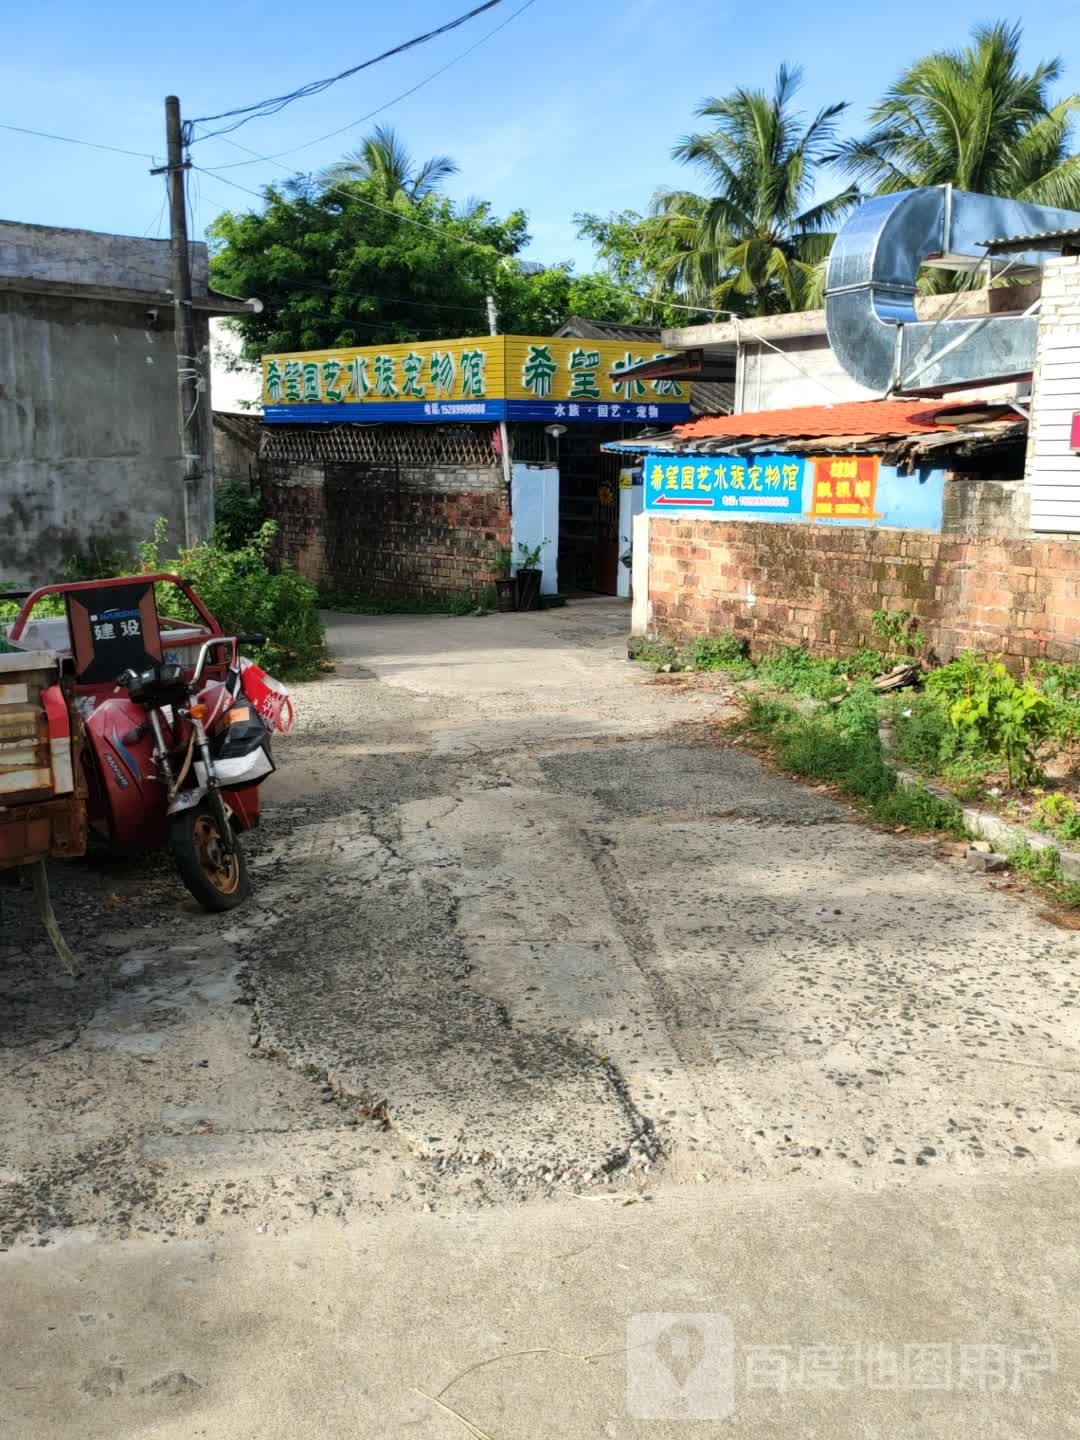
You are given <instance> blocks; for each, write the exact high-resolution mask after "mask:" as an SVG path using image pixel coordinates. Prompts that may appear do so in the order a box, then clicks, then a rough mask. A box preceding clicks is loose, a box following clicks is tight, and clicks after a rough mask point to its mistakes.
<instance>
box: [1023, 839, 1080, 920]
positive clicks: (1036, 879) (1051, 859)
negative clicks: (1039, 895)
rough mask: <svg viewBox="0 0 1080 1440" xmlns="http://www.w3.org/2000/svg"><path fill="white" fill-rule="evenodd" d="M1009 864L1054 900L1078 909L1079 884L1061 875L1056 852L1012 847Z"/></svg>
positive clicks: (1029, 846)
mask: <svg viewBox="0 0 1080 1440" xmlns="http://www.w3.org/2000/svg"><path fill="white" fill-rule="evenodd" d="M1009 863H1010V864H1011V865H1012V867H1013V869H1014V870H1015V871H1016V872H1017V873H1018V874H1020V875H1023V876H1025V877H1026V878H1027V879H1028V880H1030V881H1032V882H1033V883H1034V884H1035V885H1038V887H1039V888H1040V889H1041V890H1045V891H1046V892H1047V893H1048V894H1049V895H1051V896H1052V897H1053V898H1054V899H1055V900H1059V901H1061V903H1062V904H1063V905H1068V906H1070V907H1071V908H1073V909H1080V883H1077V881H1075V880H1066V879H1065V877H1064V876H1063V875H1062V873H1061V856H1060V854H1059V853H1058V851H1057V850H1054V849H1053V848H1050V847H1048V848H1047V849H1045V850H1040V849H1036V847H1035V846H1033V845H1023V844H1021V845H1014V846H1013V848H1012V849H1011V850H1010V851H1009Z"/></svg>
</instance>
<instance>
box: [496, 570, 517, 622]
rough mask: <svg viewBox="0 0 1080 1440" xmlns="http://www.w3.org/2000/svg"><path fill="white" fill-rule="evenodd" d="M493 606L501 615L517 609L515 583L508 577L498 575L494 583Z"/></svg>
mask: <svg viewBox="0 0 1080 1440" xmlns="http://www.w3.org/2000/svg"><path fill="white" fill-rule="evenodd" d="M495 605H496V608H497V609H498V611H499V613H500V614H501V615H505V614H507V613H508V612H509V611H511V610H516V609H517V581H516V580H515V579H513V577H512V576H509V575H500V576H499V577H498V579H497V580H496V581H495Z"/></svg>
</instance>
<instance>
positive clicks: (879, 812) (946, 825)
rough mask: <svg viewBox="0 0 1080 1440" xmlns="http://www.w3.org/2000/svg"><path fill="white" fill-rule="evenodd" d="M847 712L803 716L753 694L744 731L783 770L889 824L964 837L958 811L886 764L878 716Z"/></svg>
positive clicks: (858, 710) (866, 710) (869, 712)
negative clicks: (827, 787) (822, 785)
mask: <svg viewBox="0 0 1080 1440" xmlns="http://www.w3.org/2000/svg"><path fill="white" fill-rule="evenodd" d="M856 693H859V692H858V689H857V691H856ZM841 709H842V707H837V712H834V713H831V714H812V715H802V714H799V713H798V712H797V711H795V710H793V709H792V708H791V706H789V705H785V704H783V703H782V702H781V701H778V700H775V699H768V698H766V697H764V696H760V695H753V696H751V697H750V699H749V702H748V704H747V707H746V713H745V715H744V717H743V721H742V728H743V729H744V730H748V731H750V732H751V733H752V734H755V735H757V736H758V737H759V738H760V739H761V740H763V741H764V742H765V744H766V745H767V746H768V747H769V749H770V750H771V751H772V753H773V755H774V757H775V759H776V760H777V762H778V764H780V765H781V766H782V767H783V769H785V770H788V771H790V772H791V773H792V774H795V775H801V776H804V777H806V778H807V779H811V780H821V781H825V782H827V783H829V784H831V785H836V786H837V787H838V788H839V789H840V790H842V791H843V792H844V793H845V794H846V795H848V796H850V798H851V799H852V800H854V801H856V802H857V803H858V804H860V805H861V806H862V808H863V809H864V810H865V811H866V813H867V814H868V815H869V816H870V817H871V818H872V819H874V820H877V821H879V822H880V823H881V824H883V825H890V826H892V827H893V828H899V827H901V826H903V827H904V828H906V829H908V830H920V831H931V832H934V833H939V834H945V835H956V836H962V835H963V834H964V822H963V817H962V815H961V813H960V809H959V807H958V806H956V805H953V804H951V803H950V802H949V801H947V800H942V799H939V798H938V796H936V795H934V794H932V793H931V792H930V791H929V790H927V789H925V788H924V787H922V786H915V787H910V786H906V785H900V783H899V781H898V779H897V775H896V772H895V771H894V770H892V769H891V768H890V767H889V766H888V765H886V763H885V760H884V757H883V756H882V753H881V743H880V741H879V740H878V736H877V722H876V711H875V710H871V709H869V708H867V707H866V706H862V707H861V708H860V707H854V708H853V709H852V711H851V712H850V713H849V714H848V715H847V716H846V717H845V716H844V715H843V714H841V713H838V712H839V711H840V710H841Z"/></svg>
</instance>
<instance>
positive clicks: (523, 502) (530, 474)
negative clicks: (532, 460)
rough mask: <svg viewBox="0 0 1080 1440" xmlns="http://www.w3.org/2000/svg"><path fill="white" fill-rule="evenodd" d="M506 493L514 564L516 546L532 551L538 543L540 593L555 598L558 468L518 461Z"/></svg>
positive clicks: (557, 544)
mask: <svg viewBox="0 0 1080 1440" xmlns="http://www.w3.org/2000/svg"><path fill="white" fill-rule="evenodd" d="M510 493H511V509H512V511H513V521H512V527H511V536H512V544H513V549H514V564H515V566H516V565H517V563H518V559H519V556H518V546H519V545H527V546H528V547H529V548H530V549H532V548H533V546H535V545H540V544H542V545H543V547H544V552H543V560H542V564H543V570H544V578H543V580H542V581H541V584H540V591H541V594H543V595H555V594H557V593H558V590H559V467H558V466H557V465H525V464H522V463H521V462H519V463H518V464H516V465H515V466H514V468H513V484H512V489H511V492H510Z"/></svg>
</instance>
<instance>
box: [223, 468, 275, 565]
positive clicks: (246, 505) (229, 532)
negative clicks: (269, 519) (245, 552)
mask: <svg viewBox="0 0 1080 1440" xmlns="http://www.w3.org/2000/svg"><path fill="white" fill-rule="evenodd" d="M214 512H215V515H216V521H215V524H214V544H215V545H219V546H221V547H222V548H223V549H225V550H242V549H243V548H244V546H245V545H250V544H251V543H252V542H253V541H254V540H255V539H256V538H257V537H258V534H259V531H260V529H261V528H262V526H263V525H264V524H265V522H266V515H265V514H264V513H263V508H262V502H261V500H260V499H259V497H258V496H257V495H252V493H251V491H250V490H248V489H247V487H246V486H244V485H238V484H237V483H236V482H235V481H229V482H228V483H226V484H224V485H219V486H218V488H217V491H216V493H215V495H214Z"/></svg>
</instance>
